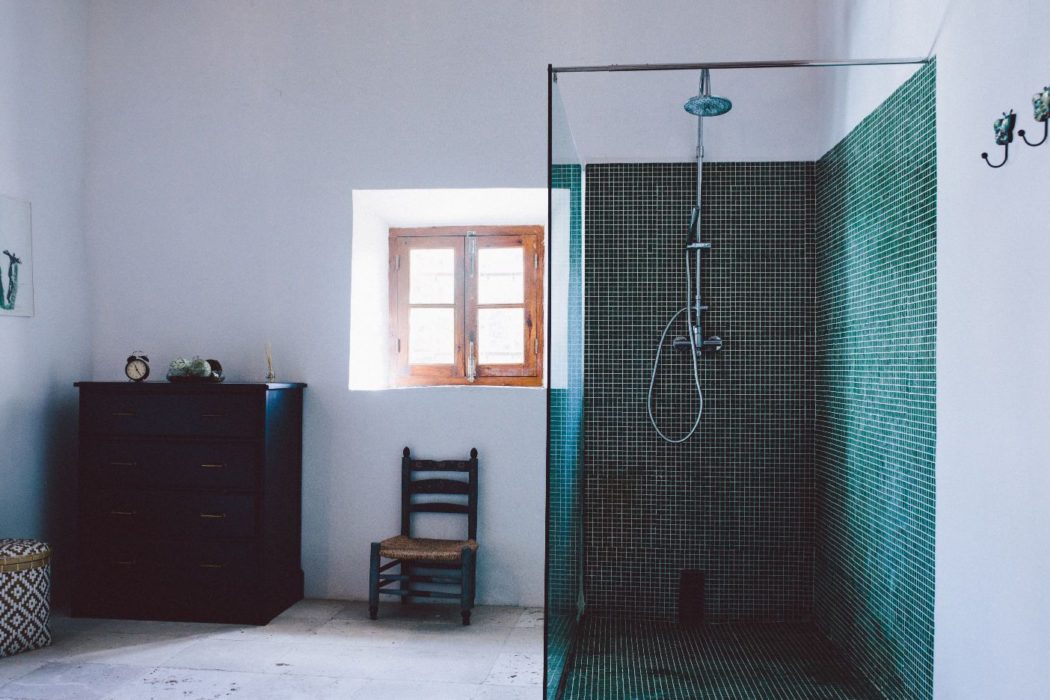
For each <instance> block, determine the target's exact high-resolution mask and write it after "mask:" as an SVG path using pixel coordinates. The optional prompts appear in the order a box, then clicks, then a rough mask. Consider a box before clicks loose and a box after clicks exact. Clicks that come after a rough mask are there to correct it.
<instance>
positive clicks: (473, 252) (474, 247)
mask: <svg viewBox="0 0 1050 700" xmlns="http://www.w3.org/2000/svg"><path fill="white" fill-rule="evenodd" d="M477 235H478V234H477V233H476V232H475V231H467V255H469V256H470V265H469V266H468V268H467V269H468V270H469V271H470V274H472V275H473V274H474V273H475V272H476V271H477V258H478V239H477Z"/></svg>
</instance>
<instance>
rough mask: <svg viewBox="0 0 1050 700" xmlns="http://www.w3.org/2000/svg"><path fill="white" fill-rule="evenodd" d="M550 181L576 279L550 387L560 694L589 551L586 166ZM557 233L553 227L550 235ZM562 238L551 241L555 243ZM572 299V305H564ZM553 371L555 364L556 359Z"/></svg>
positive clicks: (551, 640) (555, 663)
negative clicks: (559, 200) (563, 197)
mask: <svg viewBox="0 0 1050 700" xmlns="http://www.w3.org/2000/svg"><path fill="white" fill-rule="evenodd" d="M550 185H551V188H552V189H555V190H568V191H569V245H568V249H569V261H568V262H569V283H568V294H567V297H566V298H563V299H553V300H552V304H557V305H558V306H561V307H562V308H564V309H566V310H567V312H568V313H567V323H566V327H565V328H552V329H551V333H552V338H553V337H557V338H559V339H564V341H565V348H566V350H567V352H566V354H565V356H563V357H559V358H551V360H552V362H557V363H564V365H563V366H564V367H565V368H566V382H565V386H557V387H554V386H552V387H551V389H550V391H549V393H548V402H549V405H548V413H547V416H548V426H547V428H548V430H547V434H548V439H549V441H550V442H549V446H548V460H549V461H548V475H547V489H548V492H547V499H548V522H547V612H546V619H547V625H546V629H547V697H549V698H554V697H555V695H556V692H557V689H558V684H559V683H560V681H561V677H562V674H563V672H564V669H565V665H566V663H567V661H568V656H569V652H570V649H571V646H572V639H573V635H574V634H575V629H576V617H577V615H576V605H577V603H576V601H577V598H578V596H579V592H580V579H579V572H580V567H581V565H582V564H581V558H582V557H583V551H582V537H583V533H582V522H581V496H582V488H581V485H580V452H581V450H582V426H583V169H582V168H581V166H579V165H573V164H565V165H553V166H551V182H550ZM554 235H556V232H552V233H551V236H552V237H553V236H554ZM555 245H556V241H553V240H551V241H549V244H548V250H553V249H555ZM562 305H566V306H562ZM551 369H552V372H553V371H554V369H555V365H553V364H552V366H551Z"/></svg>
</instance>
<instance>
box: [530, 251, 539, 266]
mask: <svg viewBox="0 0 1050 700" xmlns="http://www.w3.org/2000/svg"><path fill="white" fill-rule="evenodd" d="M532 269H533V270H538V269H540V254H539V253H533V254H532Z"/></svg>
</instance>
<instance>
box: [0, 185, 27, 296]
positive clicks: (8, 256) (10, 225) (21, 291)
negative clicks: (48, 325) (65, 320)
mask: <svg viewBox="0 0 1050 700" xmlns="http://www.w3.org/2000/svg"><path fill="white" fill-rule="evenodd" d="M32 315H33V265H32V217H31V214H30V205H29V202H25V201H22V200H20V199H13V198H11V197H5V196H3V195H0V316H32Z"/></svg>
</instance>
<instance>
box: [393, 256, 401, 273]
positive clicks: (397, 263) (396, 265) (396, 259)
mask: <svg viewBox="0 0 1050 700" xmlns="http://www.w3.org/2000/svg"><path fill="white" fill-rule="evenodd" d="M400 269H401V256H400V255H395V256H394V272H397V271H399V270H400Z"/></svg>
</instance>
